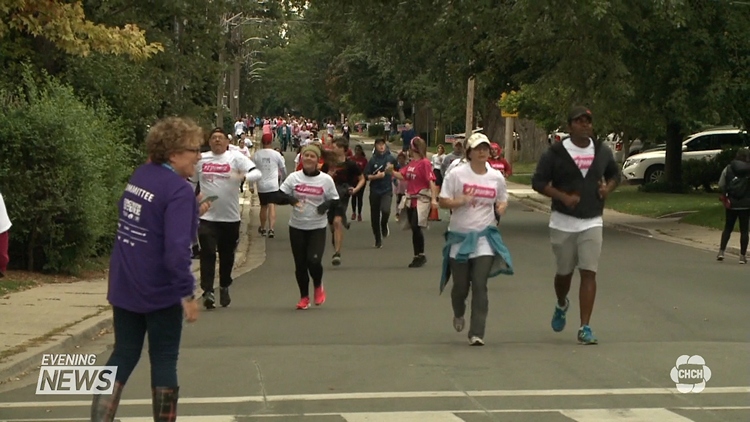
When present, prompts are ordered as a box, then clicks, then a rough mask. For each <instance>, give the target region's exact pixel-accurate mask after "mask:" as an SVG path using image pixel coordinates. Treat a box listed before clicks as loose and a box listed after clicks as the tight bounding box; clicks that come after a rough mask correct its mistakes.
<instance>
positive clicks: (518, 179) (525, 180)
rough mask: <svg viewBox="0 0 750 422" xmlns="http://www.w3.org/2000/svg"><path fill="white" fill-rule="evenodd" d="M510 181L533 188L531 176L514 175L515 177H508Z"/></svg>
mask: <svg viewBox="0 0 750 422" xmlns="http://www.w3.org/2000/svg"><path fill="white" fill-rule="evenodd" d="M508 181H509V182H513V183H520V184H522V185H529V186H531V175H530V174H520V175H513V176H510V177H508Z"/></svg>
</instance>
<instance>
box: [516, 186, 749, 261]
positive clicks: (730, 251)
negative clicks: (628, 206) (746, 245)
mask: <svg viewBox="0 0 750 422" xmlns="http://www.w3.org/2000/svg"><path fill="white" fill-rule="evenodd" d="M510 196H512V197H514V198H516V199H517V200H518V201H519V202H520V203H522V204H524V205H525V206H527V207H529V208H532V209H533V210H535V211H539V212H543V213H545V214H549V213H550V205H549V203H545V202H542V201H539V200H536V199H534V198H532V197H529V196H525V195H518V194H513V193H511V194H510ZM604 225H605V226H606V227H611V228H613V229H615V230H619V231H624V232H628V233H632V234H635V235H638V236H642V237H648V238H651V239H656V240H661V241H664V242H669V243H675V244H678V245H683V246H689V247H691V248H694V249H701V250H706V251H711V252H717V251H716V248H715V247H714V246H713V245H708V244H706V243H703V242H699V241H695V240H692V239H686V238H683V237H678V236H673V235H671V234H667V233H662V232H660V231H658V230H649V229H645V228H643V227H638V226H635V225H632V224H626V223H613V222H606V221H605V222H604ZM725 253H726V255H734V256H738V257H739V255H740V249H739V248H738V247H736V246H727V249H726V251H725Z"/></svg>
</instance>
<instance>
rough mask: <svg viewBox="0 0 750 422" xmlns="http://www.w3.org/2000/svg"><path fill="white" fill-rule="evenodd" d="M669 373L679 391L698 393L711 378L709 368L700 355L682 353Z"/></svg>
mask: <svg viewBox="0 0 750 422" xmlns="http://www.w3.org/2000/svg"><path fill="white" fill-rule="evenodd" d="M669 375H670V377H671V378H672V381H674V383H675V384H676V386H677V391H679V392H680V393H700V392H701V391H703V390H704V389H705V388H706V383H707V382H708V380H710V379H711V369H710V368H709V367H708V366H706V361H705V360H704V359H703V357H701V356H698V355H695V356H688V355H682V356H680V357H678V358H677V362H676V363H675V366H674V368H672V371H671V372H670V374H669Z"/></svg>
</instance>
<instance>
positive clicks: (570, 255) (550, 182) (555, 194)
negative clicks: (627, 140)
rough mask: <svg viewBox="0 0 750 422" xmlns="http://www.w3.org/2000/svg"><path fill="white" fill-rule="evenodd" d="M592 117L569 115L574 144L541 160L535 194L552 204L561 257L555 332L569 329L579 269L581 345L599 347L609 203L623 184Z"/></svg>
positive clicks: (583, 111)
mask: <svg viewBox="0 0 750 422" xmlns="http://www.w3.org/2000/svg"><path fill="white" fill-rule="evenodd" d="M591 123H592V115H591V111H589V109H587V108H586V107H580V106H578V107H574V108H573V109H571V111H570V114H569V115H568V126H569V128H570V138H568V139H565V140H564V141H562V142H556V143H554V144H553V145H552V146H550V148H549V149H548V150H547V151H545V153H544V154H543V155H542V156H541V157H540V158H539V162H538V163H537V167H536V171H534V176H533V177H532V180H531V186H532V188H533V189H534V190H535V191H537V192H539V193H541V194H543V195H545V196H548V197H550V198H552V213H551V214H550V220H549V229H550V242H551V243H552V251H553V252H554V255H555V261H556V267H557V268H556V271H555V296H557V303H556V305H555V310H554V313H553V316H552V322H551V326H552V330H554V331H555V332H561V331H562V330H563V329H565V325H566V321H567V319H566V318H567V312H568V308H569V307H570V300H569V299H568V293H569V292H570V288H571V283H572V280H573V272H574V271H575V269H576V268H578V272H579V274H580V277H581V285H580V288H579V292H578V295H576V296H577V297H578V298H579V300H580V303H579V308H580V312H581V325H580V328H579V329H578V335H577V337H578V341H579V342H580V343H583V344H597V343H598V340H597V338H596V336H595V335H594V333H593V330H592V329H591V327H590V326H589V322H590V320H591V313H592V312H593V309H594V300H595V298H596V275H597V271H598V267H599V257H600V255H601V251H602V230H603V229H602V227H603V225H604V221H603V213H604V201H605V199H606V198H607V195H609V194H610V193H611V192H612V191H613V190H614V189H615V188H616V187H617V185H618V184H619V183H620V179H621V175H620V168H619V166H618V165H617V162H616V161H615V158H614V156H613V155H612V150H611V149H609V148H607V147H606V146H605V145H603V144H602V143H601V141H598V140H597V141H595V140H594V139H593V134H594V132H593V129H592V126H591Z"/></svg>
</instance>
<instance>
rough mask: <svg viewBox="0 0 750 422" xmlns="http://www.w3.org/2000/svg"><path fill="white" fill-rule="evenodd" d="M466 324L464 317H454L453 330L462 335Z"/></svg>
mask: <svg viewBox="0 0 750 422" xmlns="http://www.w3.org/2000/svg"><path fill="white" fill-rule="evenodd" d="M464 324H465V321H464V317H460V318H456V317H453V328H454V329H455V330H456V331H457V332H459V333H460V332H461V331H463V330H464Z"/></svg>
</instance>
